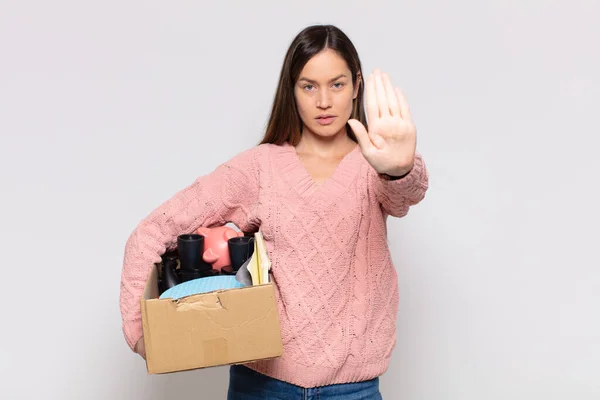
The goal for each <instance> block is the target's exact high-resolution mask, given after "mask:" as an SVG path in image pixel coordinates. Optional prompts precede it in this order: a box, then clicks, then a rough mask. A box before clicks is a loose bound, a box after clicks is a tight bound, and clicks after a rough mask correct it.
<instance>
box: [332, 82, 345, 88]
mask: <svg viewBox="0 0 600 400" xmlns="http://www.w3.org/2000/svg"><path fill="white" fill-rule="evenodd" d="M333 87H335V88H336V89H341V88H343V87H344V84H343V83H342V82H338V83H334V84H333Z"/></svg>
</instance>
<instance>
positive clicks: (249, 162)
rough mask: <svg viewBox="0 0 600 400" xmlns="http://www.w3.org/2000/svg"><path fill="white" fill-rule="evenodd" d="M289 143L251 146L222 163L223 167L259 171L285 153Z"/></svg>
mask: <svg viewBox="0 0 600 400" xmlns="http://www.w3.org/2000/svg"><path fill="white" fill-rule="evenodd" d="M287 147H289V145H276V144H271V143H262V144H259V145H255V146H252V147H249V148H247V149H245V150H243V151H241V152H239V153H237V154H235V155H234V156H233V157H231V158H229V159H228V160H226V161H225V162H223V163H222V166H223V167H230V168H234V169H239V170H243V171H245V172H251V171H258V170H260V169H264V168H267V167H268V166H269V165H270V160H271V159H272V158H273V157H274V156H278V155H280V154H285V151H286V150H287Z"/></svg>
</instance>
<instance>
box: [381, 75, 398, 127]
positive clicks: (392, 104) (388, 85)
mask: <svg viewBox="0 0 600 400" xmlns="http://www.w3.org/2000/svg"><path fill="white" fill-rule="evenodd" d="M383 83H384V85H385V94H386V96H387V99H388V104H389V108H390V113H391V114H392V115H395V116H398V117H400V116H401V112H400V103H399V101H398V97H397V95H396V93H395V91H394V87H393V86H392V80H391V79H390V76H389V75H388V74H383Z"/></svg>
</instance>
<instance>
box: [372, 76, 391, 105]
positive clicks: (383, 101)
mask: <svg viewBox="0 0 600 400" xmlns="http://www.w3.org/2000/svg"><path fill="white" fill-rule="evenodd" d="M375 92H376V93H377V108H378V109H379V115H380V116H382V117H383V116H384V115H390V109H389V103H388V100H387V95H386V93H385V86H384V84H383V78H382V77H381V71H379V70H378V69H377V70H375Z"/></svg>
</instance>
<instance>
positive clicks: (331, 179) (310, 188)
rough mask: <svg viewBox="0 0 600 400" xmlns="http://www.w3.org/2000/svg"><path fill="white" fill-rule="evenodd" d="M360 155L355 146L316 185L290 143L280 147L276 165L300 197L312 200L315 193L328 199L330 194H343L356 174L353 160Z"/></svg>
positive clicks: (358, 148)
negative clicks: (325, 177)
mask: <svg viewBox="0 0 600 400" xmlns="http://www.w3.org/2000/svg"><path fill="white" fill-rule="evenodd" d="M360 155H361V152H360V147H359V146H358V145H356V147H355V148H354V149H352V150H351V151H350V152H348V153H347V154H346V155H345V156H344V157H343V158H342V160H341V161H340V162H339V164H338V165H337V166H336V167H335V169H334V171H333V172H332V173H331V174H330V175H329V176H328V177H327V179H326V180H325V181H323V182H322V183H317V182H316V181H315V180H314V179H313V177H312V176H311V175H310V173H309V172H308V170H307V169H306V167H305V166H304V163H303V162H302V160H301V159H300V156H299V155H298V152H297V151H296V148H295V147H294V146H292V145H291V144H290V143H287V142H286V143H284V144H283V145H282V146H281V151H279V152H277V156H276V163H277V166H278V167H279V168H280V171H281V174H282V175H283V177H284V179H285V180H286V181H287V182H288V183H289V184H290V185H291V186H292V187H293V188H294V189H295V190H296V191H297V193H298V195H300V196H301V197H303V198H312V197H314V196H315V195H316V194H317V193H320V194H322V195H323V196H325V197H330V196H331V195H332V194H335V193H341V192H343V191H344V189H346V188H347V187H348V185H349V184H350V183H351V182H352V179H353V178H354V177H355V176H356V175H357V174H358V170H359V164H358V163H356V162H355V160H356V157H358V156H360ZM327 193H330V195H327Z"/></svg>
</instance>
